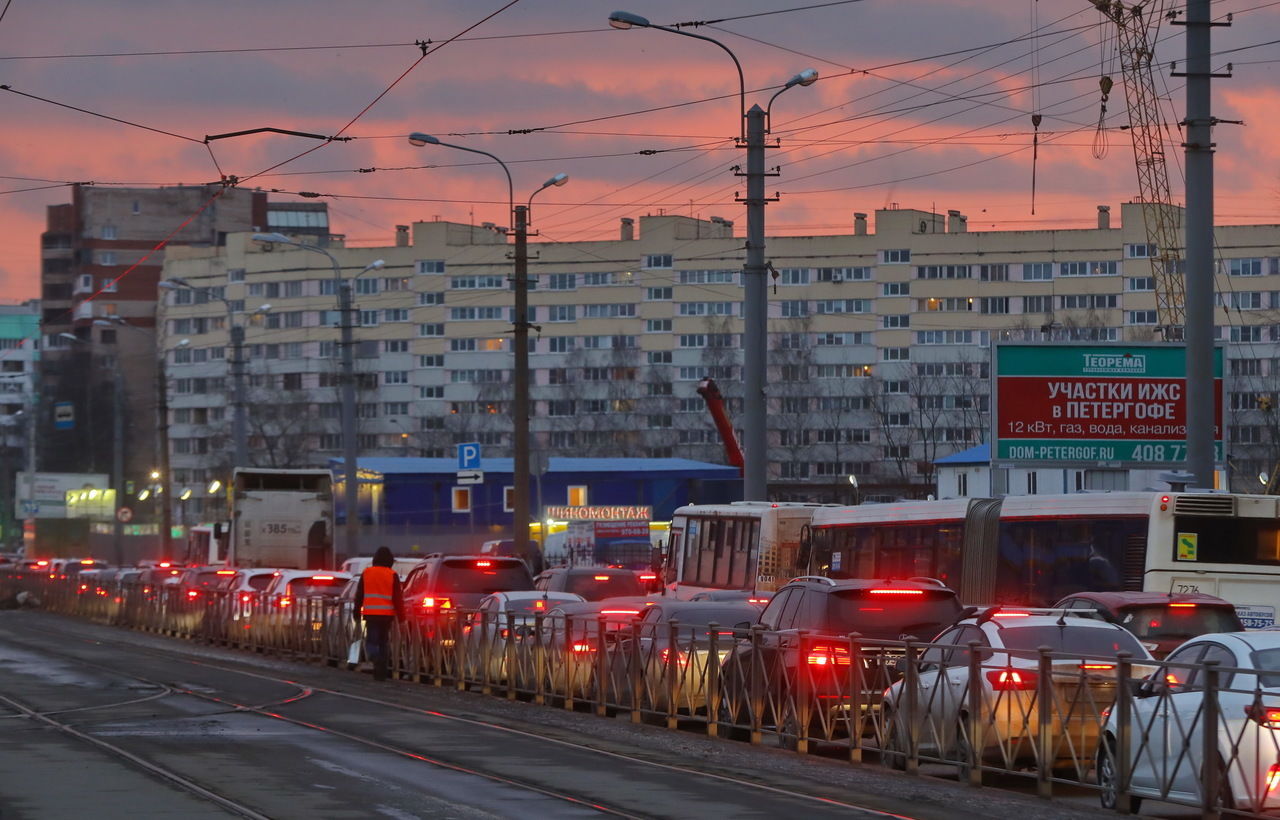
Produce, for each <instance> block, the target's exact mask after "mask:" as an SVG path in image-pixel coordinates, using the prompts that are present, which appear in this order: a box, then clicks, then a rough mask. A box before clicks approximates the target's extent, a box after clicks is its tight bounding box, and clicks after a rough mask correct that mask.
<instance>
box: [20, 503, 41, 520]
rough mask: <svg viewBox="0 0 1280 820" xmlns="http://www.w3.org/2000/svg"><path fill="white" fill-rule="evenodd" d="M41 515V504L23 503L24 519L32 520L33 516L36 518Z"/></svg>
mask: <svg viewBox="0 0 1280 820" xmlns="http://www.w3.org/2000/svg"><path fill="white" fill-rule="evenodd" d="M39 514H40V505H39V504H37V503H35V502H34V501H23V502H22V515H23V516H24V517H26V518H31V517H32V516H36V515H39Z"/></svg>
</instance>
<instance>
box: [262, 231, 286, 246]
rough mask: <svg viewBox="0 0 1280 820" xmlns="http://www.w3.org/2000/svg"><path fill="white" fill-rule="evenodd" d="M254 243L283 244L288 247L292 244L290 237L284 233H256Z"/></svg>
mask: <svg viewBox="0 0 1280 820" xmlns="http://www.w3.org/2000/svg"><path fill="white" fill-rule="evenodd" d="M253 241H254V242H283V243H285V244H286V245H288V244H292V243H291V241H290V239H289V237H287V236H285V235H284V234H282V233H255V234H254V235H253Z"/></svg>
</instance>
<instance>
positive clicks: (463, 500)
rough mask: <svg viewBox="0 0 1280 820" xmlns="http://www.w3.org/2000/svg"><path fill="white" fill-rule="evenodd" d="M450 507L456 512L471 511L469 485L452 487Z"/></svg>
mask: <svg viewBox="0 0 1280 820" xmlns="http://www.w3.org/2000/svg"><path fill="white" fill-rule="evenodd" d="M452 509H453V511H454V512H456V513H469V512H471V488H470V487H454V488H453V507H452Z"/></svg>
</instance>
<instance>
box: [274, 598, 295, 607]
mask: <svg viewBox="0 0 1280 820" xmlns="http://www.w3.org/2000/svg"><path fill="white" fill-rule="evenodd" d="M292 604H293V599H292V598H281V599H280V600H279V601H276V606H290V605H292Z"/></svg>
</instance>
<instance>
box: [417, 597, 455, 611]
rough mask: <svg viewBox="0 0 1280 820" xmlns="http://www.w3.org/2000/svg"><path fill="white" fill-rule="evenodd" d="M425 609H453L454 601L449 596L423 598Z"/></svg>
mask: <svg viewBox="0 0 1280 820" xmlns="http://www.w3.org/2000/svg"><path fill="white" fill-rule="evenodd" d="M422 608H423V609H453V601H450V600H449V599H448V598H423V599H422Z"/></svg>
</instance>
